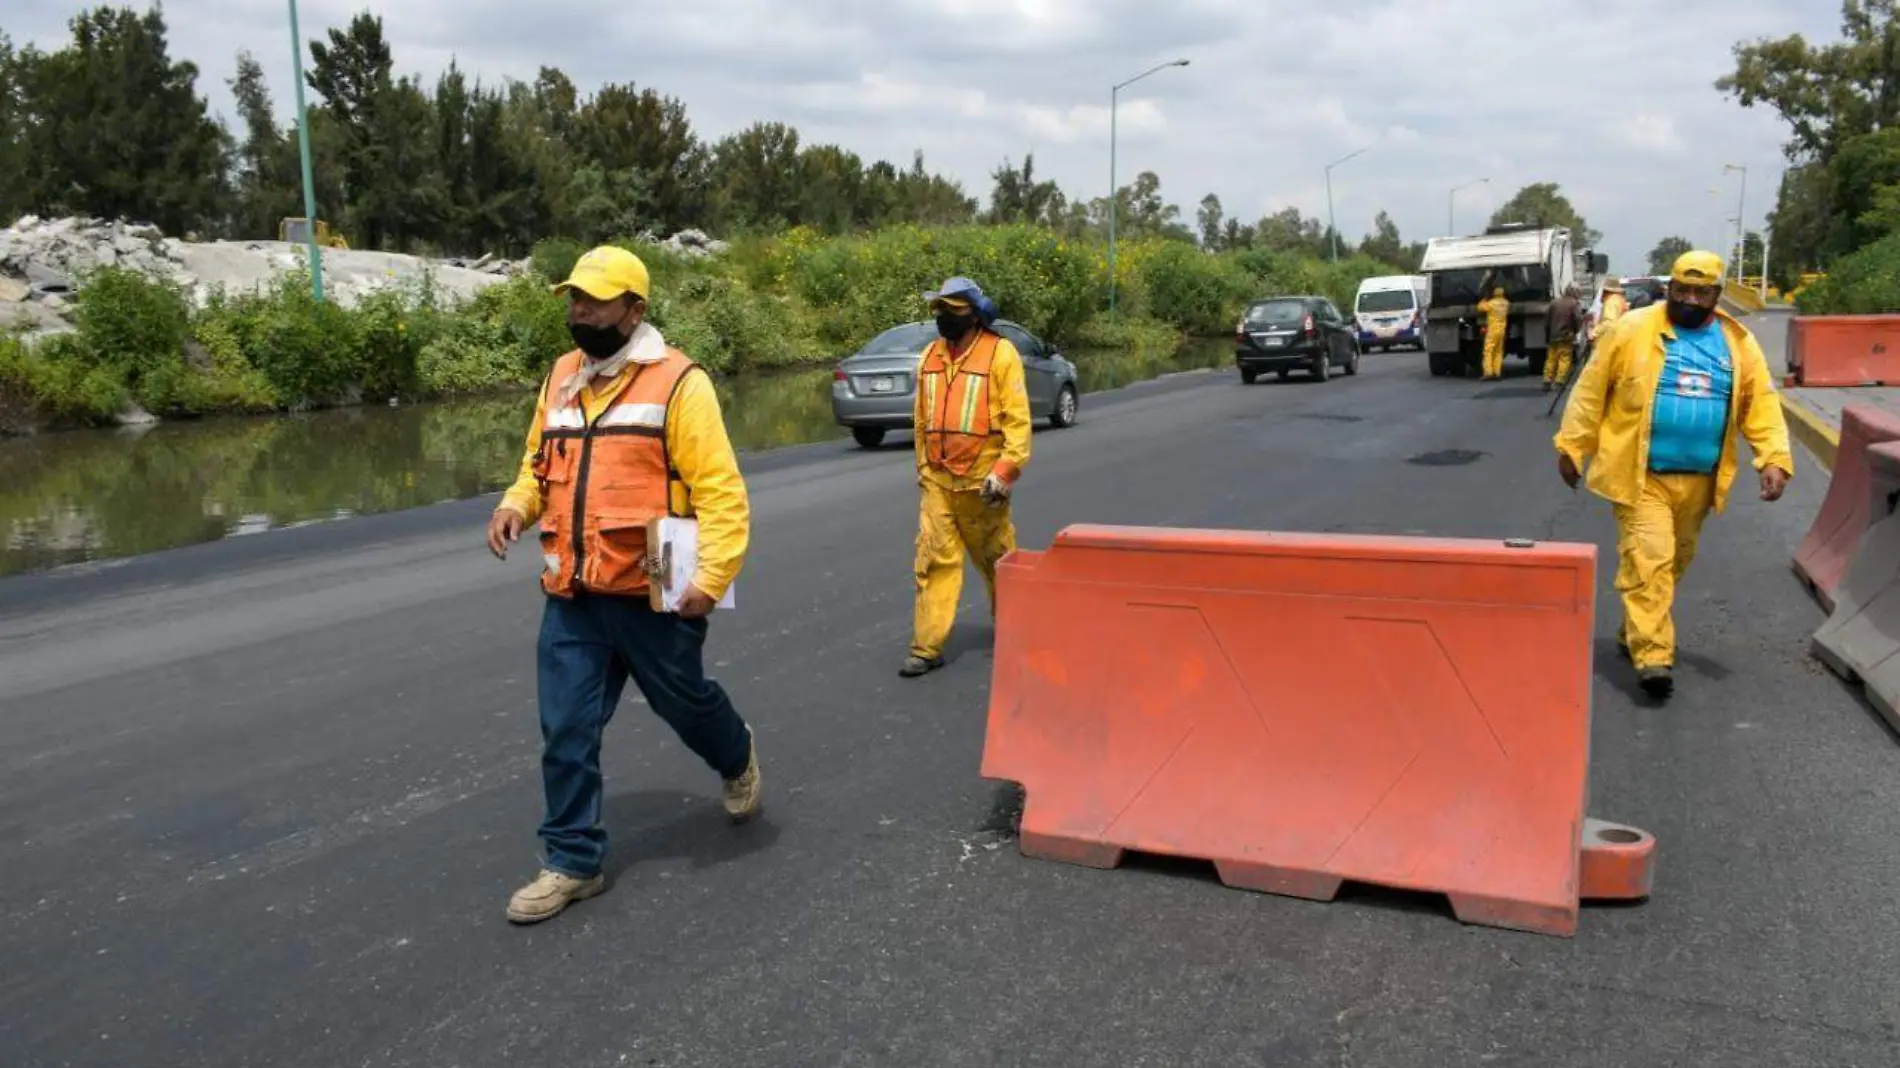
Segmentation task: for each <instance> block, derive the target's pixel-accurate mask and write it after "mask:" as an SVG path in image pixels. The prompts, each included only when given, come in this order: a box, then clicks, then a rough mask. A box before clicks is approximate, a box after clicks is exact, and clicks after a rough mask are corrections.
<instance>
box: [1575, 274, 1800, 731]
mask: <svg viewBox="0 0 1900 1068" xmlns="http://www.w3.org/2000/svg"><path fill="white" fill-rule="evenodd" d="M1721 295H1722V260H1721V258H1720V257H1718V256H1716V255H1715V254H1714V253H1712V252H1699V251H1698V252H1688V253H1684V254H1683V255H1682V256H1681V257H1680V258H1679V259H1677V260H1676V262H1675V267H1674V269H1673V270H1672V272H1671V273H1670V277H1669V286H1668V291H1667V296H1666V300H1665V302H1664V303H1661V304H1657V305H1653V306H1651V307H1648V308H1644V309H1641V310H1638V311H1633V312H1630V313H1629V314H1627V315H1626V316H1624V317H1623V319H1622V321H1621V322H1619V323H1618V324H1617V327H1616V329H1615V330H1613V331H1611V332H1610V333H1608V334H1606V335H1604V337H1603V339H1602V340H1601V341H1600V342H1599V343H1598V346H1597V351H1596V354H1595V355H1594V356H1592V357H1591V358H1590V359H1589V360H1588V361H1587V362H1586V363H1585V364H1584V366H1583V372H1582V373H1581V374H1580V375H1578V377H1577V381H1576V384H1575V386H1574V387H1573V388H1572V389H1571V392H1570V401H1569V404H1568V405H1567V406H1566V407H1565V408H1564V421H1563V426H1562V428H1561V429H1560V430H1558V432H1557V436H1556V441H1555V444H1556V447H1557V471H1558V474H1559V475H1560V476H1561V477H1562V478H1563V480H1564V483H1565V484H1566V485H1568V486H1569V487H1570V488H1571V489H1573V490H1574V489H1576V487H1577V484H1578V483H1579V482H1580V481H1583V482H1586V483H1587V484H1588V486H1589V488H1590V490H1591V491H1592V492H1594V493H1596V494H1597V495H1598V496H1600V497H1603V498H1605V499H1607V500H1608V501H1610V503H1611V505H1612V507H1613V508H1614V511H1615V515H1616V527H1617V539H1616V548H1617V558H1618V560H1617V571H1616V588H1617V591H1618V592H1619V593H1620V594H1621V595H1622V599H1623V623H1622V625H1621V627H1620V628H1619V629H1618V631H1617V645H1618V647H1619V648H1621V649H1622V650H1623V651H1624V652H1625V654H1626V655H1627V656H1628V657H1629V659H1630V662H1631V663H1632V664H1633V665H1634V666H1635V668H1636V675H1637V680H1638V681H1639V683H1640V684H1641V685H1642V688H1643V690H1644V692H1645V693H1647V694H1649V695H1650V696H1651V697H1653V698H1656V699H1658V700H1662V699H1665V698H1667V697H1669V696H1670V694H1671V693H1673V692H1674V689H1675V682H1674V678H1673V670H1674V667H1675V660H1676V631H1675V622H1674V620H1673V618H1672V615H1671V609H1672V607H1673V605H1674V601H1675V592H1676V587H1677V585H1678V584H1679V583H1680V582H1681V581H1682V578H1683V576H1684V575H1685V574H1686V573H1687V572H1688V570H1689V563H1690V561H1691V560H1693V559H1694V558H1695V553H1696V546H1697V544H1698V542H1699V540H1700V537H1701V532H1702V524H1703V521H1704V520H1705V519H1706V518H1707V517H1708V515H1709V513H1710V512H1720V511H1722V510H1723V508H1724V506H1725V505H1726V504H1727V502H1728V495H1729V488H1730V485H1731V484H1732V483H1733V482H1734V480H1735V473H1736V469H1737V467H1738V466H1739V463H1738V449H1737V445H1736V441H1735V438H1736V435H1737V434H1738V433H1739V434H1740V436H1741V437H1743V438H1745V439H1747V441H1748V445H1749V448H1750V450H1751V451H1752V452H1753V453H1754V466H1755V470H1756V472H1757V476H1758V479H1759V482H1760V492H1761V499H1762V500H1764V501H1775V500H1779V499H1781V495H1782V493H1783V492H1784V491H1785V490H1786V489H1787V486H1788V480H1789V479H1790V478H1792V477H1794V457H1793V455H1792V454H1791V453H1790V451H1789V446H1788V426H1787V423H1786V422H1785V421H1784V419H1783V417H1782V414H1781V404H1780V400H1779V398H1778V397H1777V396H1776V395H1775V385H1774V377H1773V376H1772V375H1771V374H1770V373H1769V370H1768V362H1767V360H1766V359H1764V358H1763V356H1762V351H1761V346H1760V345H1759V344H1757V343H1756V341H1755V337H1754V335H1753V334H1751V333H1749V331H1748V328H1747V327H1745V326H1743V325H1742V324H1741V323H1739V322H1737V321H1735V320H1734V319H1733V318H1730V317H1729V316H1728V315H1727V314H1726V313H1725V312H1723V311H1721V310H1720V309H1719V308H1718V306H1717V304H1718V302H1719V301H1720V299H1721ZM1585 472H1587V474H1586V473H1585Z"/></svg>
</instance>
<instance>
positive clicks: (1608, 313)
mask: <svg viewBox="0 0 1900 1068" xmlns="http://www.w3.org/2000/svg"><path fill="white" fill-rule="evenodd" d="M1629 310H1630V302H1629V298H1627V297H1625V296H1624V295H1623V280H1622V279H1620V278H1617V277H1615V276H1611V277H1609V278H1606V279H1604V280H1603V307H1602V308H1601V309H1600V310H1599V311H1598V312H1597V317H1596V321H1595V322H1593V323H1591V324H1590V340H1591V341H1596V340H1597V339H1599V338H1601V337H1602V336H1603V335H1604V334H1606V333H1608V332H1609V330H1610V327H1612V326H1614V325H1615V324H1616V321H1617V320H1618V319H1621V318H1622V317H1623V316H1625V315H1628V314H1629Z"/></svg>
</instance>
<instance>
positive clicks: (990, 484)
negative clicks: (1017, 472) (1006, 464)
mask: <svg viewBox="0 0 1900 1068" xmlns="http://www.w3.org/2000/svg"><path fill="white" fill-rule="evenodd" d="M983 499H984V500H986V501H990V502H992V503H996V502H1001V501H1006V500H1009V483H1007V482H1005V481H1003V476H1001V475H996V474H992V475H990V476H989V477H988V478H986V479H984V480H983Z"/></svg>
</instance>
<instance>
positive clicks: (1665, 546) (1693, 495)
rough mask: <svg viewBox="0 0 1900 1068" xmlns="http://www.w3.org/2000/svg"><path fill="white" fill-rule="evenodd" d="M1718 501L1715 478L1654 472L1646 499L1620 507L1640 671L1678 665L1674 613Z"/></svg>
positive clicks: (1622, 560) (1627, 621) (1625, 587)
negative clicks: (1671, 612) (1678, 588)
mask: <svg viewBox="0 0 1900 1068" xmlns="http://www.w3.org/2000/svg"><path fill="white" fill-rule="evenodd" d="M1714 500H1715V479H1714V477H1712V476H1710V475H1658V474H1651V475H1649V476H1648V477H1647V478H1645V479H1644V480H1643V496H1642V499H1641V500H1639V501H1637V502H1636V503H1635V504H1634V505H1627V504H1619V505H1617V506H1616V553H1617V558H1618V559H1617V567H1616V589H1617V592H1619V593H1621V594H1622V595H1623V640H1624V643H1625V644H1626V645H1627V646H1628V647H1629V651H1630V659H1631V661H1633V662H1634V663H1635V664H1636V666H1637V667H1638V668H1639V669H1640V668H1651V667H1674V666H1675V662H1676V624H1675V621H1674V620H1672V619H1671V618H1670V616H1669V609H1670V606H1671V605H1672V604H1674V602H1675V599H1676V583H1678V582H1680V581H1682V576H1683V574H1684V573H1686V572H1687V571H1688V570H1689V561H1691V560H1693V559H1695V550H1696V543H1697V541H1698V540H1699V539H1700V538H1701V535H1702V521H1703V520H1704V519H1706V518H1707V517H1708V514H1709V508H1710V506H1711V505H1712V504H1713V503H1714Z"/></svg>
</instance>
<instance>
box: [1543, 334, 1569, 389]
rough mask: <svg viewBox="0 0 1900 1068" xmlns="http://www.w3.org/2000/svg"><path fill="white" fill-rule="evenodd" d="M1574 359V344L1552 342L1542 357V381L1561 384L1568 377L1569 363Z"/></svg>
mask: <svg viewBox="0 0 1900 1068" xmlns="http://www.w3.org/2000/svg"><path fill="white" fill-rule="evenodd" d="M1575 357H1576V343H1575V342H1573V341H1553V342H1551V343H1550V352H1549V354H1548V355H1546V356H1545V357H1544V381H1546V382H1562V381H1563V380H1565V379H1567V378H1569V377H1570V363H1571V361H1572V360H1573V359H1574V358H1575Z"/></svg>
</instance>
